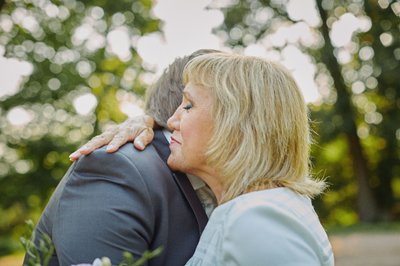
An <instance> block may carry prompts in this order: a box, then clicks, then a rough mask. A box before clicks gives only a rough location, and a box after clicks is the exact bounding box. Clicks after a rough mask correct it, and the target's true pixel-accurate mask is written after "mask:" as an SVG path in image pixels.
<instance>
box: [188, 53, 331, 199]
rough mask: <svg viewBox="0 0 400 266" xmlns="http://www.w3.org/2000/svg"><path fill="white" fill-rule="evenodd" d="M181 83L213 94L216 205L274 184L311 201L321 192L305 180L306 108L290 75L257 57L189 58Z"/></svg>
mask: <svg viewBox="0 0 400 266" xmlns="http://www.w3.org/2000/svg"><path fill="white" fill-rule="evenodd" d="M183 81H184V83H185V84H187V83H188V82H191V83H192V84H196V85H200V86H202V87H205V88H206V89H209V90H210V91H211V93H212V95H213V98H214V103H213V110H212V113H213V116H214V119H215V120H214V121H215V123H214V125H213V126H214V132H213V137H212V138H211V140H210V142H209V145H208V149H207V152H206V158H207V163H209V164H210V165H211V166H213V167H215V169H216V170H217V171H218V173H219V174H221V175H222V176H223V178H224V180H223V182H224V184H223V185H224V193H223V195H222V199H221V203H223V202H226V201H229V200H231V199H233V198H235V197H237V196H239V195H241V194H243V193H245V192H246V191H249V187H251V186H256V187H257V186H258V184H263V183H269V182H275V183H276V184H277V186H284V187H288V188H290V189H292V190H294V191H296V192H298V193H300V194H302V195H305V196H308V197H314V196H316V195H318V194H319V193H321V192H322V191H323V189H324V188H325V183H324V182H323V181H316V180H313V179H311V178H310V177H309V147H310V141H311V140H310V129H309V121H308V111H307V106H306V104H305V102H304V99H303V96H302V94H301V92H300V90H299V88H298V86H297V84H296V82H295V81H294V79H293V78H292V76H291V74H289V72H288V71H287V70H286V69H284V68H283V67H282V66H280V65H278V64H276V63H273V62H269V61H266V60H263V59H261V58H256V57H250V56H241V55H235V54H227V53H212V54H207V55H201V56H198V57H196V58H194V59H192V60H191V61H190V62H189V63H188V64H187V65H186V67H185V70H184V72H183Z"/></svg>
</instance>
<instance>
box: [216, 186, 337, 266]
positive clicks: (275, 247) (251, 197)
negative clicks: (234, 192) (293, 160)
mask: <svg viewBox="0 0 400 266" xmlns="http://www.w3.org/2000/svg"><path fill="white" fill-rule="evenodd" d="M226 206H227V207H228V206H229V210H227V211H226V213H225V217H224V229H223V231H224V240H223V243H224V245H223V246H224V249H225V252H228V253H229V254H233V253H235V252H236V253H237V252H238V249H245V251H243V254H242V255H243V258H245V257H248V256H249V255H251V256H252V257H254V258H259V259H260V260H263V259H266V258H269V259H270V260H271V262H272V261H274V260H275V259H277V261H276V263H278V261H280V260H281V259H279V258H282V256H287V254H286V255H285V250H292V257H291V258H290V259H294V258H296V259H300V261H311V262H312V261H320V262H323V261H327V260H328V259H327V258H329V257H330V256H331V251H330V244H329V241H328V238H327V236H326V233H325V231H324V229H323V228H322V226H321V224H320V222H319V219H318V216H317V215H316V214H315V212H314V209H313V207H312V205H311V201H310V200H309V199H308V198H306V197H303V196H301V195H299V194H297V193H295V192H292V191H291V190H290V189H287V188H277V189H270V190H265V191H257V192H252V193H248V194H245V195H242V196H240V197H238V198H236V199H234V200H232V201H230V202H228V203H227V205H226ZM238 243H246V248H244V247H243V245H238ZM299 246H301V248H300V249H299ZM300 250H309V251H310V253H309V254H313V255H310V256H311V257H308V258H307V257H306V256H305V255H304V254H302V252H300ZM241 253H242V252H239V253H238V255H237V256H238V258H237V259H239V257H240V254H241ZM246 254H247V255H246ZM245 255H246V256H245ZM321 264H322V265H325V264H324V263H321ZM271 265H275V264H274V263H272V264H271ZM276 265H280V264H276ZM310 265H313V264H310ZM328 265H330V264H329V263H328Z"/></svg>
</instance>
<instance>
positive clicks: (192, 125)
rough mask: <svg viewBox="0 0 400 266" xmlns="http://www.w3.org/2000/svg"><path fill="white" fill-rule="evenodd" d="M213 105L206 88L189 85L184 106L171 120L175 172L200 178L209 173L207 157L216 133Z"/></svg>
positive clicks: (169, 123) (184, 92) (172, 164)
mask: <svg viewBox="0 0 400 266" xmlns="http://www.w3.org/2000/svg"><path fill="white" fill-rule="evenodd" d="M212 103H213V97H212V95H211V93H210V92H209V90H208V89H207V88H204V87H201V86H198V85H193V84H192V83H190V82H189V83H188V84H187V85H186V87H185V89H184V90H183V99H182V103H181V105H180V106H179V107H178V109H176V111H175V113H174V114H173V115H172V116H171V117H170V118H169V119H168V127H169V128H170V129H171V130H172V131H173V133H172V137H171V144H170V149H171V155H170V156H169V158H168V165H169V166H170V167H171V168H172V169H174V170H179V171H183V172H186V173H190V174H194V175H197V176H201V172H203V171H206V170H207V165H206V163H205V156H204V154H205V151H206V149H207V144H208V141H209V140H210V138H211V137H212V132H213V130H212V129H213V124H214V120H213V118H212V115H211V112H212V105H213V104H212Z"/></svg>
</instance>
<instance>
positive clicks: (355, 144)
mask: <svg viewBox="0 0 400 266" xmlns="http://www.w3.org/2000/svg"><path fill="white" fill-rule="evenodd" d="M321 2H322V1H316V3H317V7H318V11H319V13H320V16H321V20H322V26H321V32H322V35H323V37H324V40H325V45H324V47H323V48H322V61H323V63H324V64H325V65H326V67H327V68H328V70H329V71H330V73H331V75H332V78H333V82H334V87H335V88H336V91H337V100H336V103H335V110H336V113H337V114H338V115H340V116H341V117H342V118H343V121H344V126H343V131H344V133H345V134H346V137H347V141H348V145H349V149H350V156H351V158H352V161H353V171H354V176H355V177H356V179H357V184H358V192H357V207H358V215H359V220H360V221H361V222H374V221H376V220H377V219H378V208H377V203H376V201H375V198H374V196H373V193H372V190H371V188H370V186H369V185H368V180H369V171H368V164H367V160H366V158H365V155H364V153H363V149H362V146H361V142H360V139H359V137H358V135H357V126H356V124H355V112H354V110H353V108H352V105H351V95H350V93H349V92H348V91H347V88H346V85H345V82H344V79H343V76H342V74H341V71H340V65H339V63H338V62H337V60H336V57H335V55H334V53H333V51H334V48H333V45H332V43H331V40H330V37H329V28H328V25H327V24H326V21H327V18H328V16H327V13H326V11H325V10H324V9H323V8H322V3H321Z"/></svg>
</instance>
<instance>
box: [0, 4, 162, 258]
mask: <svg viewBox="0 0 400 266" xmlns="http://www.w3.org/2000/svg"><path fill="white" fill-rule="evenodd" d="M152 3H153V2H152V1H151V0H138V1H128V0H123V1H117V2H112V1H104V0H89V1H76V0H58V1H49V0H43V1H38V0H25V1H8V2H7V3H6V5H4V6H3V9H2V11H1V14H0V32H1V33H0V48H1V47H5V50H6V56H7V57H9V58H16V59H18V60H21V61H25V62H29V63H30V64H31V66H32V69H33V70H32V73H31V75H28V77H26V78H25V80H24V81H23V82H22V85H21V88H20V90H19V91H18V92H17V93H15V94H13V95H8V96H3V97H2V98H0V103H1V107H0V121H1V122H0V130H1V132H0V169H1V170H0V195H1V202H0V234H1V235H2V236H5V237H6V238H7V237H10V236H12V235H13V234H14V233H15V232H17V231H20V230H21V226H23V224H24V221H25V220H26V219H27V218H28V217H32V216H34V217H36V218H38V217H37V216H38V214H40V212H41V210H42V209H43V208H44V205H45V203H46V202H47V199H48V197H49V196H50V195H51V193H52V191H53V189H54V187H55V186H56V185H57V183H58V181H59V180H60V179H61V177H62V176H63V174H64V173H65V171H66V169H67V168H68V166H69V165H70V162H69V160H68V154H69V153H70V152H71V151H73V150H74V149H76V148H77V146H78V145H79V144H81V143H82V142H84V141H85V140H87V139H88V138H89V137H91V136H93V135H95V134H98V133H99V132H100V130H101V128H102V127H104V126H105V125H107V123H109V122H110V121H116V122H119V121H122V120H123V119H124V118H125V117H126V116H125V114H124V113H122V112H121V110H120V108H119V102H120V101H121V99H122V98H124V97H126V95H129V94H131V93H132V92H133V93H135V94H136V95H142V94H143V92H144V90H145V86H144V85H143V83H142V81H141V75H142V73H143V68H142V62H141V59H140V57H139V56H138V54H137V52H136V50H135V45H136V42H137V40H138V38H139V37H140V36H142V35H143V34H146V33H150V32H154V31H158V29H159V21H158V20H157V19H155V18H153V17H152V15H151V8H152ZM113 40H114V42H115V40H117V44H119V45H124V46H123V47H122V48H123V49H122V50H121V49H120V50H115V51H114V50H113V49H114V48H113V46H112V45H111V43H112V42H113ZM0 50H1V49H0ZM121 51H122V52H121ZM79 102H81V103H80V104H79ZM79 106H80V108H81V109H82V107H86V109H87V110H84V112H83V111H79V108H78V107H79ZM90 108H95V109H94V110H93V111H91V109H90ZM83 109H85V108H83ZM18 115H20V116H21V115H23V116H24V117H25V118H26V119H28V121H25V122H24V123H22V124H16V123H13V118H15V117H16V116H18ZM11 229H13V230H11ZM2 240H4V239H0V254H1V253H4V252H6V251H7V249H8V246H9V245H8V243H6V244H5V245H2V243H4V241H2Z"/></svg>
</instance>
